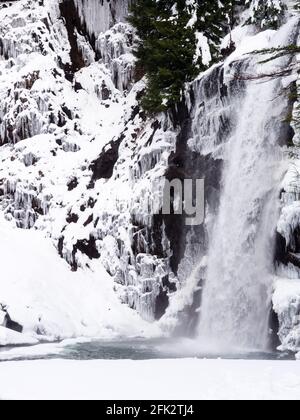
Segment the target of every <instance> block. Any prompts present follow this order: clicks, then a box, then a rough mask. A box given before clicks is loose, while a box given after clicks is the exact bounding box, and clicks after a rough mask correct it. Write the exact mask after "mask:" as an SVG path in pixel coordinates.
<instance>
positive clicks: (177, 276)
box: [0, 0, 300, 347]
mask: <svg viewBox="0 0 300 420" xmlns="http://www.w3.org/2000/svg"><path fill="white" fill-rule="evenodd" d="M129 3H130V2H129V1H127V0H124V1H121V0H112V1H107V0H61V1H59V0H43V1H39V2H36V1H30V0H20V1H15V2H3V5H1V6H2V7H1V10H0V55H1V60H0V145H1V148H0V160H1V166H0V209H1V213H2V214H3V215H4V216H5V219H6V220H7V221H8V222H9V223H10V224H11V225H12V226H16V227H18V228H23V229H32V230H40V231H42V232H43V235H44V236H47V237H50V238H51V240H52V242H53V245H54V246H55V247H56V249H57V258H59V256H60V257H61V258H63V259H65V260H66V261H67V262H68V264H69V266H70V269H71V270H73V271H79V270H84V271H86V272H90V271H94V272H97V267H98V266H99V263H101V265H102V266H103V267H104V268H105V270H106V271H107V272H108V273H109V275H110V276H111V277H112V281H114V282H115V283H114V284H115V286H114V287H115V292H116V294H117V296H118V297H119V299H121V301H122V302H123V303H125V304H127V305H129V307H130V308H132V309H134V310H136V311H138V313H139V314H140V315H141V316H142V317H143V318H144V319H146V320H148V321H154V320H159V325H160V326H161V328H162V329H163V330H165V331H168V332H170V331H172V332H173V331H176V332H177V333H179V334H188V335H191V334H195V332H196V331H197V329H198V317H199V305H200V302H201V296H202V295H203V287H204V285H205V280H206V278H207V270H209V262H210V261H212V259H211V258H212V257H211V255H212V253H213V250H211V247H210V244H211V243H213V238H214V237H216V235H215V229H216V228H215V221H216V220H217V218H218V215H219V214H220V205H221V206H222V204H220V202H221V203H222V191H223V187H224V182H225V183H226V180H225V178H224V176H225V175H224V174H225V169H224V167H225V168H226V165H228V153H230V150H233V149H230V148H231V147H233V146H232V145H234V142H238V141H239V136H238V133H237V132H236V127H237V126H239V121H240V119H241V118H246V114H247V112H249V113H250V112H251V113H252V114H251V115H253V120H252V127H254V128H255V124H256V121H257V120H256V119H255V116H254V114H255V112H254V111H255V100H256V99H257V98H256V99H255V98H254V97H251V98H250V97H249V95H250V93H249V82H248V81H245V80H242V79H243V78H241V77H240V76H241V75H243V74H246V73H247V72H248V71H249V69H251V65H252V66H253V65H254V63H253V62H252V64H251V63H250V61H251V60H250V61H249V60H248V61H247V60H246V61H245V55H244V54H245V53H247V52H249V53H251V52H252V51H253V49H254V47H255V46H256V45H258V44H259V45H261V46H262V47H269V46H272V45H273V44H274V45H275V43H276V42H277V43H278V42H279V43H287V42H289V41H291V40H294V39H295V37H296V36H297V30H298V26H297V18H293V17H289V19H288V22H287V24H286V26H285V27H284V28H283V29H281V32H280V31H279V32H278V33H279V35H278V33H277V32H276V31H265V32H262V33H259V34H257V31H256V30H254V28H253V27H251V26H249V27H242V28H241V27H239V28H237V30H235V31H234V32H233V39H234V41H235V43H236V47H237V50H236V51H235V52H233V54H232V55H231V56H230V57H229V58H227V59H226V61H225V63H221V64H219V65H216V66H214V67H213V68H212V69H210V70H209V71H207V72H206V73H205V74H204V75H201V76H200V77H199V78H197V80H195V81H194V82H193V83H192V84H190V85H189V86H188V87H187V91H186V95H185V98H183V100H182V103H181V104H180V105H179V106H178V107H176V109H175V108H174V109H172V110H170V112H169V113H168V114H166V115H158V116H157V117H155V118H147V117H146V115H145V113H144V112H143V110H142V109H141V108H140V107H139V104H138V100H137V98H138V97H139V96H140V95H141V92H142V91H143V88H144V81H143V80H142V81H139V82H136V81H135V74H134V73H135V71H134V64H135V60H134V57H133V54H132V48H133V42H134V36H135V35H134V31H133V29H132V28H131V27H130V25H129V24H128V23H127V22H126V16H127V15H128V8H129ZM254 60H255V59H254ZM249 63H250V64H249ZM268 86H269V85H268ZM268 89H269V87H266V86H265V85H262V88H261V94H262V97H263V96H264V92H267V91H268V92H269V90H268ZM279 91H280V87H278V86H277V87H276V88H274V95H275V96H276V95H278V93H279ZM247 95H248V96H247ZM247 98H248V99H247ZM246 100H248V102H249V106H250V105H251V106H252V107H253V109H249V108H248V109H247V103H245V101H246ZM251 100H252V102H251ZM266 106H267V105H266ZM292 107H293V104H291V103H288V101H287V100H285V99H284V100H282V101H281V108H280V110H279V111H278V108H276V110H275V109H274V110H272V109H270V107H268V110H269V111H268V112H269V115H268V116H267V118H266V120H264V122H263V124H264V129H265V130H267V129H268V127H270V126H272V125H273V126H274V121H275V119H277V122H276V124H275V125H276V130H275V129H274V130H273V129H272V130H273V131H272V130H270V132H271V131H272V133H274V132H275V131H276V133H275V134H274V136H275V137H276V138H274V139H272V142H273V140H274V142H273V143H272V144H273V145H274V148H276V150H277V151H278V150H279V153H280V154H281V155H282V156H285V155H284V154H282V150H283V149H282V147H283V146H282V145H286V144H288V143H289V142H290V141H291V139H292V137H293V130H292V128H291V127H290V125H289V124H287V123H285V122H282V121H283V120H285V118H284V117H285V115H287V113H288V112H290V111H291V108H292ZM271 108H272V107H271ZM241 109H243V112H244V114H243V115H241ZM281 117H282V118H281ZM278 121H279V122H278ZM249 124H250V125H251V121H250V123H249ZM250 125H249V126H250ZM255 133H260V134H261V132H258V130H256V131H255ZM272 136H273V134H272ZM262 137H263V138H264V139H265V135H262ZM250 140H251V139H250ZM277 146H278V148H280V147H281V149H277ZM295 153H296V152H295ZM258 156H259V155H258ZM260 156H262V155H260ZM241 162H242V160H241ZM288 165H290V169H289V170H288V175H287V176H286V181H285V183H284V188H283V190H282V200H283V203H282V207H283V210H282V216H281V219H280V223H279V228H278V241H277V242H278V246H277V252H276V262H277V265H278V273H277V275H278V276H284V277H286V268H288V270H289V273H291V274H292V277H293V278H297V279H298V278H299V267H300V263H299V261H298V259H299V258H298V253H299V252H300V251H299V249H298V248H299V242H300V241H299V220H298V219H299V211H298V207H297V206H298V200H299V197H298V196H299V193H297V188H298V187H297V182H298V181H297V180H298V178H297V159H292V161H289V159H288V158H285V157H284V158H283V159H282V161H281V170H282V171H281V173H280V174H279V176H278V177H276V179H274V183H273V184H272V185H271V186H270V188H269V186H268V188H269V189H268V188H266V189H265V190H264V191H262V195H261V196H254V201H255V202H256V203H258V202H259V203H260V204H261V207H259V205H257V206H256V207H254V210H253V212H251V211H250V210H251V209H250V210H249V214H248V216H249V217H248V219H247V218H246V219H247V220H250V219H251V218H252V219H251V220H252V222H251V226H253V225H256V228H258V224H257V223H258V222H257V220H259V217H260V210H261V211H265V210H266V205H267V204H266V203H268V200H267V199H268V197H270V191H271V190H272V192H274V191H277V190H278V194H277V197H278V196H279V193H280V176H281V177H282V176H283V175H284V172H286V170H287V168H288ZM254 169H255V168H254ZM260 169H261V167H260ZM251 170H252V169H251ZM251 170H250V172H249V173H250V174H251V173H252V172H251ZM255 173H256V172H255V170H254V172H253V174H254V175H253V176H255ZM240 175H241V176H243V174H240ZM200 178H205V199H206V219H205V223H204V224H203V225H202V226H198V227H189V226H186V224H185V218H184V217H183V216H180V215H163V214H162V212H161V211H160V208H161V204H162V202H161V200H162V191H163V187H164V182H165V179H168V180H172V179H181V180H183V179H193V180H196V179H200ZM278 179H279V180H278ZM247 181H248V179H247ZM255 182H257V180H256V181H255ZM272 197H273V196H272ZM232 199H233V200H234V199H235V198H234V197H233V198H232ZM154 202H156V203H157V206H156V207H157V208H156V209H155V210H156V211H153V208H152V207H153V203H154ZM272 203H273V204H274V206H277V207H278V208H279V207H280V202H279V200H277V201H276V200H275V202H272ZM278 211H279V210H278ZM254 213H255V214H254ZM275 225H276V223H275ZM275 225H274V226H272V228H273V229H275ZM247 232H248V233H247V235H248V236H247V238H246V239H245V238H244V239H245V242H247V241H248V240H249V241H250V242H249V243H251V244H252V245H253V243H254V244H256V242H255V241H254V242H251V241H252V239H253V237H252V235H253V236H255V234H259V233H257V230H256V229H254V230H253V232H252V235H251V234H250V233H249V231H247ZM227 233H228V232H227ZM228 235H229V233H228ZM236 238H237V236H236V237H235V239H236ZM227 239H228V242H227V244H226V246H227V247H230V246H231V245H232V244H230V235H229V236H228V237H227ZM241 242H243V238H241ZM274 243H275V240H274V241H273V244H274ZM252 245H251V246H252ZM270 246H271V247H272V245H270ZM298 251H299V252H298ZM225 254H226V252H225ZM225 254H224V255H225ZM271 254H272V252H271ZM224 255H223V254H222V253H220V255H219V257H218V256H217V257H216V259H214V264H216V263H220V264H222V263H224V261H226V258H225V256H224ZM208 256H210V257H208ZM242 257H243V256H242V255H241V254H239V253H238V252H237V254H236V255H235V258H237V260H238V259H239V258H242ZM218 258H219V261H218ZM224 258H225V259H224ZM270 261H272V256H271V257H270ZM228 263H229V262H228ZM226 264H227V262H226ZM283 267H285V269H284V268H283ZM49 287H51V286H49ZM296 289H297V290H296V291H295V288H294V289H293V296H295V295H296V296H300V291H299V288H297V287H296ZM239 291H240V289H239ZM280 296H282V294H280ZM291 299H292V298H291ZM246 301H247V298H246ZM284 303H285V306H284ZM0 304H1V295H0ZM269 304H270V302H269ZM279 306H280V305H279V304H278V302H277V301H276V302H275V304H274V307H275V310H276V312H277V314H278V316H279V321H280V328H281V330H280V331H281V333H280V338H281V340H282V342H284V341H285V340H286V336H287V335H288V334H291V333H292V332H293V331H295V328H297V325H298V324H297V321H296V320H295V319H293V320H289V321H287V317H289V315H286V314H289V303H288V302H287V301H284V302H282V301H281V306H280V307H279ZM244 309H245V310H248V309H247V307H246V308H244ZM268 310H269V311H270V305H269V309H268ZM296 312H297V314H298V310H297V311H296ZM297 314H296V315H297ZM296 315H295V316H296ZM21 318H22V317H21ZM273 318H274V319H276V318H275V317H273ZM12 321H14V320H12ZM16 321H18V325H19V324H20V325H21V324H22V319H20V318H18V319H16ZM275 332H276V331H275ZM298 345H299V343H295V342H293V346H294V347H297V346H298Z"/></svg>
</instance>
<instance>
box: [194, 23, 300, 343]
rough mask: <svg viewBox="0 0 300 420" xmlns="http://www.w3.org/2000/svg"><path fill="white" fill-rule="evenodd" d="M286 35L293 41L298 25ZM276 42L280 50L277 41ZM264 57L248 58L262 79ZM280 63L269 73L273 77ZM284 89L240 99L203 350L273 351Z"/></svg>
mask: <svg viewBox="0 0 300 420" xmlns="http://www.w3.org/2000/svg"><path fill="white" fill-rule="evenodd" d="M283 30H285V31H287V28H284V29H283ZM287 32H289V33H288V35H287V36H286V37H285V38H286V39H285V41H284V42H287V43H288V42H290V36H291V33H292V32H293V33H294V32H295V23H294V27H293V28H292V29H291V28H289V31H287ZM275 42H277V44H274V45H278V39H277V40H275V41H274V43H275ZM257 60H259V59H258V58H257V57H254V58H252V59H251V60H249V62H248V63H247V68H245V66H244V69H243V70H242V71H243V72H244V73H245V74H247V73H252V74H255V73H256V72H257ZM281 64H283V63H281ZM285 64H286V63H285ZM274 65H275V64H274V63H270V64H269V65H268V68H267V69H266V68H265V67H264V70H265V71H266V70H267V71H268V72H271V71H272V70H274ZM276 65H278V62H276ZM225 71H226V68H225ZM227 71H228V70H227ZM281 90H282V83H281V81H280V80H271V81H268V82H264V83H261V82H257V81H255V82H253V81H248V82H247V83H246V90H245V95H244V97H242V98H241V99H238V98H237V102H238V103H237V104H236V105H237V106H238V109H239V110H240V111H239V119H238V122H237V126H236V129H235V131H234V133H233V135H232V136H231V138H230V139H229V141H228V143H227V144H226V146H225V152H224V155H225V156H224V171H223V183H222V191H221V201H220V207H219V211H218V215H217V218H216V221H215V224H214V228H213V233H212V238H211V241H210V251H209V256H208V267H207V279H206V285H205V288H204V291H203V297H202V306H201V314H200V325H199V342H200V343H201V345H203V346H209V347H214V348H215V349H218V350H220V349H221V348H222V349H224V350H225V349H226V350H229V349H230V350H233V349H237V348H239V349H240V348H244V349H260V350H263V349H266V348H267V346H268V318H269V312H270V305H271V293H272V284H273V278H272V260H273V245H272V243H273V242H272V236H273V234H274V232H275V227H276V222H277V218H278V205H279V204H278V202H279V200H278V194H279V191H278V188H279V187H278V186H279V185H280V179H281V177H282V173H283V166H282V165H280V159H279V157H280V155H281V152H280V147H279V145H278V139H279V134H280V126H281V123H282V121H283V119H284V118H285V117H286V112H287V101H286V100H285V99H284V96H281V95H280V92H281Z"/></svg>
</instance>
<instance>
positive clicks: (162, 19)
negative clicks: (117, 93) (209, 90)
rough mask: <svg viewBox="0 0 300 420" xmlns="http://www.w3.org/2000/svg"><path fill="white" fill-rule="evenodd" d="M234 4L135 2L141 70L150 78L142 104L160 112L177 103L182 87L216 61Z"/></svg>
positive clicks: (133, 21) (185, 0)
mask: <svg viewBox="0 0 300 420" xmlns="http://www.w3.org/2000/svg"><path fill="white" fill-rule="evenodd" d="M233 5H234V2H233V1H232V0H223V1H221V0H210V1H209V2H204V1H203V0H176V1H174V0H136V1H135V2H134V3H133V6H132V13H131V17H130V22H131V24H132V25H133V26H134V27H135V29H136V32H137V35H138V39H139V42H138V45H137V48H136V51H135V55H136V57H137V68H138V69H139V70H140V72H141V73H142V74H146V75H147V79H148V82H147V89H146V93H145V95H144V97H143V100H142V105H143V106H144V108H145V109H146V110H147V111H150V112H159V111H163V110H166V109H168V108H169V107H170V106H171V105H174V104H176V103H178V102H179V101H180V100H181V97H182V91H183V88H184V84H185V83H186V82H189V81H191V80H193V78H194V77H195V76H196V75H197V74H199V72H200V71H202V70H204V69H206V68H207V66H208V65H209V64H210V62H211V61H214V60H216V59H217V58H218V55H219V50H218V45H219V41H220V39H221V37H222V36H223V34H224V31H226V30H228V27H229V26H230V24H231V21H232V19H231V16H232V12H233Z"/></svg>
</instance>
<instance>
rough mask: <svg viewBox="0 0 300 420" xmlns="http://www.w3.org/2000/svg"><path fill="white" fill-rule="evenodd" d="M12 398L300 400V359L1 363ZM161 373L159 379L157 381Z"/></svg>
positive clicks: (1, 387)
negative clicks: (299, 360)
mask: <svg viewBox="0 0 300 420" xmlns="http://www.w3.org/2000/svg"><path fill="white" fill-rule="evenodd" d="M0 376H1V382H0V398H1V399H9V400H16V399H20V400H44V399H45V400H79V399H80V400H82V399H83V400H134V401H139V400H159V401H161V400H171V401H176V400H187V401H192V400H220V399H221V400H299V398H300V379H299V378H300V363H299V362H296V361H291V362H288V361H280V362H279V361H237V360H233V361H225V360H197V359H183V360H151V361H150V360H149V361H129V360H125V361H103V360H98V361H63V360H52V361H34V362H8V363H6V362H5V363H0ZM158 378H159V380H158Z"/></svg>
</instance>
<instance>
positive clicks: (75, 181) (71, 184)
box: [67, 177, 78, 191]
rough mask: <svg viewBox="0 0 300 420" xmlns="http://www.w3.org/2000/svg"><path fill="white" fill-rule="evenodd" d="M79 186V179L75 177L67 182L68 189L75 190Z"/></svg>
mask: <svg viewBox="0 0 300 420" xmlns="http://www.w3.org/2000/svg"><path fill="white" fill-rule="evenodd" d="M77 186H78V179H77V178H76V177H73V178H72V179H71V180H70V181H69V182H68V184H67V187H68V191H72V190H74V189H75V188H76V187H77Z"/></svg>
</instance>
